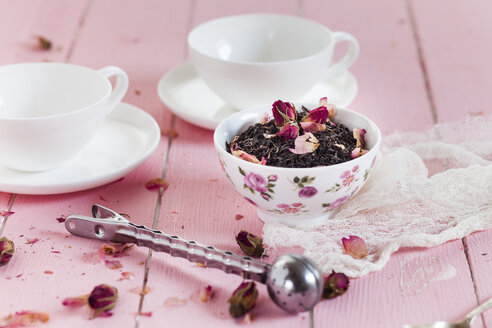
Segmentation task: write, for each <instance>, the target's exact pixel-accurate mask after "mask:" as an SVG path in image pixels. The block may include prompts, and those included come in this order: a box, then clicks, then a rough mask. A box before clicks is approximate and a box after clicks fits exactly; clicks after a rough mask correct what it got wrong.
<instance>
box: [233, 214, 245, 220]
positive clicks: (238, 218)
mask: <svg viewBox="0 0 492 328" xmlns="http://www.w3.org/2000/svg"><path fill="white" fill-rule="evenodd" d="M242 218H244V215H242V214H236V217H235V219H236V221H239V220H241V219H242Z"/></svg>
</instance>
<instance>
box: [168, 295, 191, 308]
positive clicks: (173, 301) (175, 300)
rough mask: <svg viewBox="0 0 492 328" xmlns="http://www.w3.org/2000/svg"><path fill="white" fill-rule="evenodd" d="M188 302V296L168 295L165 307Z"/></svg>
mask: <svg viewBox="0 0 492 328" xmlns="http://www.w3.org/2000/svg"><path fill="white" fill-rule="evenodd" d="M186 303H188V301H187V300H186V298H178V297H168V298H166V299H165V300H164V307H178V306H183V305H185V304H186Z"/></svg>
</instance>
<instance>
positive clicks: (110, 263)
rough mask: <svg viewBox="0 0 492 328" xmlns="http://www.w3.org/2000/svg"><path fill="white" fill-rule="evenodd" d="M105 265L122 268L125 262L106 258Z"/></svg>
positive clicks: (112, 268)
mask: <svg viewBox="0 0 492 328" xmlns="http://www.w3.org/2000/svg"><path fill="white" fill-rule="evenodd" d="M104 265H105V266H106V267H107V268H108V269H111V270H116V269H121V268H122V267H123V264H121V262H120V261H117V260H105V261H104Z"/></svg>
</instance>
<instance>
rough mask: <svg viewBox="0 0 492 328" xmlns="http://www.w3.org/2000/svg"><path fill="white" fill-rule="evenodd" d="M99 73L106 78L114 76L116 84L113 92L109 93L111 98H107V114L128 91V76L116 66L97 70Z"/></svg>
mask: <svg viewBox="0 0 492 328" xmlns="http://www.w3.org/2000/svg"><path fill="white" fill-rule="evenodd" d="M99 73H101V74H102V75H104V76H105V77H106V78H109V77H111V76H113V75H116V84H115V85H114V87H113V91H112V92H111V96H110V97H109V100H108V102H109V105H108V107H107V108H108V113H109V112H110V111H111V110H113V109H114V108H115V107H116V105H118V103H119V102H120V101H121V99H123V97H124V96H125V94H126V91H127V90H128V84H129V82H128V75H126V73H125V71H124V70H122V69H121V68H118V67H116V66H106V67H103V68H101V69H100V70H99Z"/></svg>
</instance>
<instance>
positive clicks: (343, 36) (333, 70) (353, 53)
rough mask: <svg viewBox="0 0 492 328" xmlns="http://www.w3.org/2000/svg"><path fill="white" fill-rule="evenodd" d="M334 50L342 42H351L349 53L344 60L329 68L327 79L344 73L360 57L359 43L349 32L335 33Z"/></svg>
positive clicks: (333, 34)
mask: <svg viewBox="0 0 492 328" xmlns="http://www.w3.org/2000/svg"><path fill="white" fill-rule="evenodd" d="M332 36H333V48H335V47H336V44H337V43H339V42H342V41H347V42H349V48H348V50H347V53H346V54H345V56H343V58H342V59H340V60H339V61H337V62H336V63H333V64H331V65H330V67H328V71H327V72H326V74H327V75H326V76H327V77H332V76H335V75H337V74H339V73H341V72H342V70H344V69H345V68H347V67H349V66H351V65H352V64H353V63H354V62H355V60H356V59H357V57H359V42H358V41H357V39H356V38H355V37H354V36H353V35H352V34H349V33H347V32H340V31H337V32H333V33H332Z"/></svg>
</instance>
